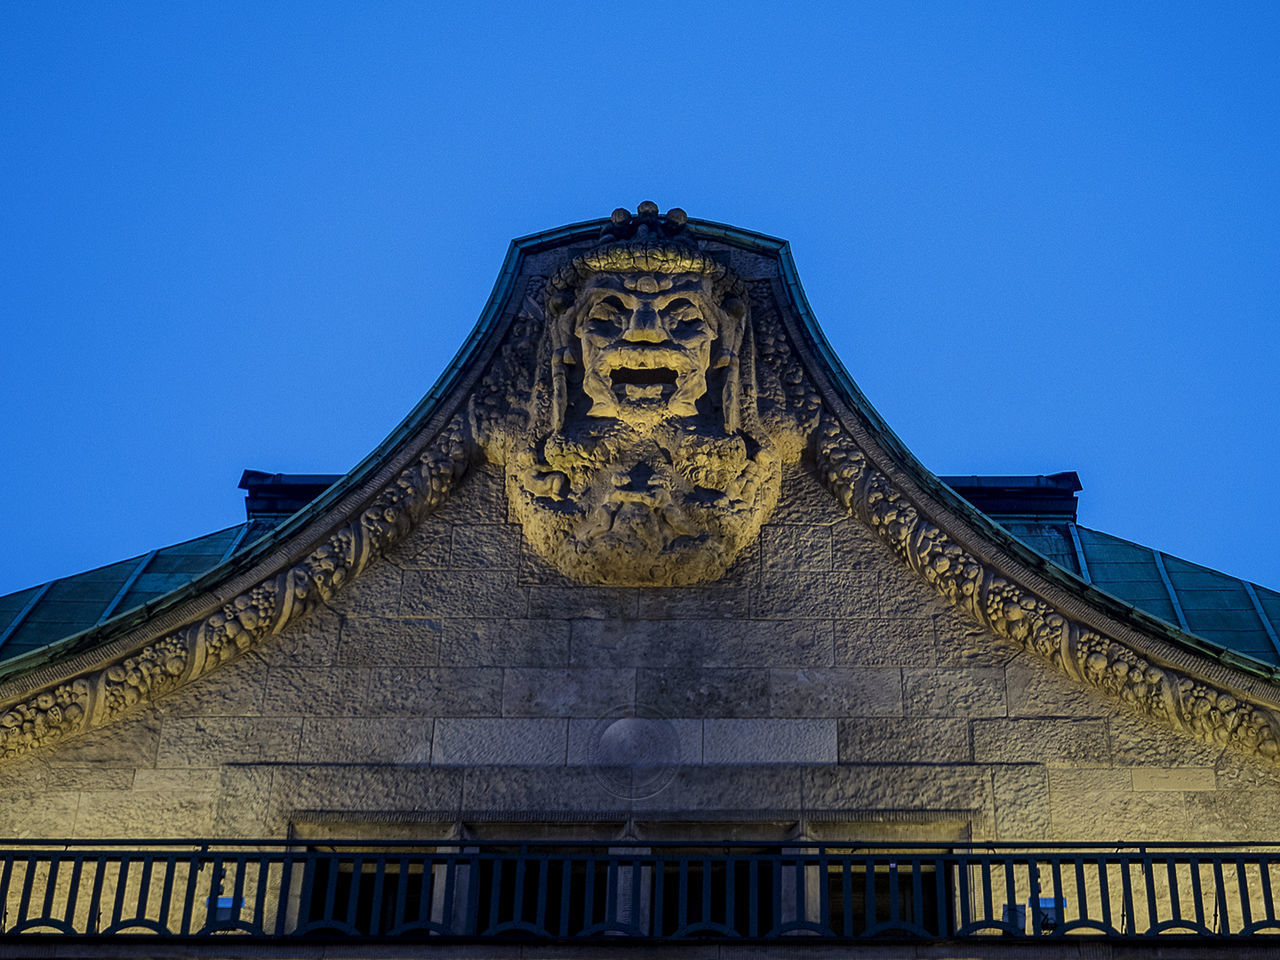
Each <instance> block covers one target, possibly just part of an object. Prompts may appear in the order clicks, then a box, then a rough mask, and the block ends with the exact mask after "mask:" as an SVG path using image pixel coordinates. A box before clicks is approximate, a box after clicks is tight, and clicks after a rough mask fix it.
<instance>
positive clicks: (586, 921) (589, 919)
mask: <svg viewBox="0 0 1280 960" xmlns="http://www.w3.org/2000/svg"><path fill="white" fill-rule="evenodd" d="M584 893H585V895H586V896H585V899H584V904H583V911H582V912H583V927H590V926H592V925H593V924H594V923H595V922H596V858H595V857H594V856H588V857H587V888H586V890H585V891H584Z"/></svg>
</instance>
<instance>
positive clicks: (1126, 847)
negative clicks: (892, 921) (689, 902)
mask: <svg viewBox="0 0 1280 960" xmlns="http://www.w3.org/2000/svg"><path fill="white" fill-rule="evenodd" d="M424 846H431V847H467V848H472V847H477V848H487V847H488V848H501V849H503V850H509V849H511V848H513V847H522V848H528V849H530V850H548V851H563V850H565V849H567V848H576V847H581V848H594V849H603V848H609V849H628V848H637V849H646V850H658V849H679V850H720V849H730V850H732V849H744V850H746V849H750V850H760V849H774V848H776V849H785V850H788V851H791V850H814V851H820V850H830V851H835V850H842V851H843V850H869V851H884V852H887V853H894V852H902V853H910V852H919V853H922V854H929V855H933V854H935V853H937V852H939V851H945V852H947V853H951V854H974V855H981V854H996V853H998V854H1010V853H1017V852H1022V853H1025V854H1027V855H1035V854H1041V853H1073V852H1080V853H1086V854H1088V853H1137V854H1140V853H1143V852H1146V851H1186V852H1188V853H1194V852H1204V853H1213V852H1221V853H1237V852H1241V853H1255V852H1263V851H1271V850H1274V851H1276V853H1278V854H1280V841H1259V842H1256V843H1252V842H1251V843H1220V842H1219V843H1204V842H1195V843H1179V842H1176V841H1150V842H1148V841H1133V842H1127V843H1126V842H1122V841H1117V842H1115V843H1097V842H1089V843H1070V842H1065V841H1055V842H1044V843H1012V842H1003V841H1001V842H991V843H986V842H977V841H959V842H956V841H949V840H938V841H925V842H910V843H894V842H889V841H879V840H877V841H862V840H820V841H819V840H704V839H699V840H574V839H568V840H494V839H466V838H441V837H429V836H428V837H422V838H419V839H412V840H406V839H395V840H381V839H377V840H375V839H368V838H362V837H335V838H330V839H323V840H320V839H314V838H295V839H286V840H281V839H279V838H244V839H182V838H169V837H159V838H154V839H142V840H140V839H138V838H136V837H134V838H92V839H84V840H80V839H71V840H64V839H32V838H30V837H27V838H14V839H6V838H0V854H4V853H6V852H7V851H8V848H17V850H18V851H50V852H57V851H70V850H82V851H85V850H95V849H100V848H101V849H104V850H105V849H106V848H110V847H127V848H129V849H130V850H134V851H144V850H146V849H148V848H155V850H156V852H159V851H160V850H162V849H167V848H178V849H186V850H189V851H190V852H192V853H217V852H231V851H246V852H259V851H263V852H265V851H269V850H272V849H279V850H283V851H296V850H298V849H299V848H318V847H346V848H356V847H358V848H369V849H388V850H393V849H403V848H421V847H424Z"/></svg>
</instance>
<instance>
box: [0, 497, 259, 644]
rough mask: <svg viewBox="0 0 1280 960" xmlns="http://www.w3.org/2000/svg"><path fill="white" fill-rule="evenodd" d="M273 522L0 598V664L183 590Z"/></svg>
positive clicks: (222, 532) (229, 530)
mask: <svg viewBox="0 0 1280 960" xmlns="http://www.w3.org/2000/svg"><path fill="white" fill-rule="evenodd" d="M274 526H275V523H274V522H272V521H269V520H251V521H248V522H246V523H241V524H238V525H237V526H234V527H227V528H226V529H225V530H219V531H218V532H217V533H210V534H208V535H207V536H203V537H197V538H196V539H194V540H187V541H184V542H183V543H175V544H174V545H173V546H170V547H161V548H160V549H158V550H152V551H151V552H150V553H145V554H143V555H142V556H140V557H133V558H131V559H129V560H122V561H120V562H119V563H112V564H109V565H108V566H105V567H98V568H97V569H96V570H89V571H86V572H85V573H78V574H75V575H74V576H70V577H63V578H62V579H61V580H52V581H50V582H49V583H45V584H41V585H39V586H36V587H30V588H28V589H26V590H19V591H18V592H17V593H11V594H9V595H8V596H6V597H0V661H7V660H14V659H16V658H18V657H20V656H22V655H23V654H26V653H30V652H31V651H32V650H37V649H39V648H41V647H45V646H48V645H49V644H51V643H54V642H55V641H57V640H61V639H62V638H63V637H69V636H71V635H73V634H76V633H80V632H81V631H84V630H87V629H89V628H90V627H93V626H95V625H97V624H99V623H105V622H106V621H107V620H109V619H111V618H112V617H114V616H116V615H117V614H122V613H125V612H126V611H129V610H133V609H134V608H135V607H141V606H143V605H145V604H146V603H148V602H150V601H152V600H156V599H158V598H160V597H163V596H166V595H167V594H169V593H172V592H173V591H174V590H177V589H179V588H181V587H185V586H186V585H187V584H189V583H191V582H192V581H193V580H195V579H197V578H198V577H200V576H201V575H203V574H205V573H207V572H209V571H210V570H212V569H213V568H214V567H216V566H218V564H220V563H222V562H223V561H224V560H227V559H229V558H230V557H231V556H232V555H233V554H234V553H235V552H236V551H237V550H239V549H240V548H241V547H243V546H245V545H247V544H249V543H251V542H253V541H254V540H256V539H258V537H260V536H262V535H263V534H264V533H266V532H267V531H269V530H270V529H271V528H272V527H274Z"/></svg>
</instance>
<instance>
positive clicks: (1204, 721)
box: [817, 411, 1280, 761]
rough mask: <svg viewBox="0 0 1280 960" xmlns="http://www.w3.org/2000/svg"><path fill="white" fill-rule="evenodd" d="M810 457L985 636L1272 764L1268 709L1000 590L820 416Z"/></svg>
mask: <svg viewBox="0 0 1280 960" xmlns="http://www.w3.org/2000/svg"><path fill="white" fill-rule="evenodd" d="M817 454H818V467H819V470H820V471H821V474H822V479H823V480H824V481H825V482H826V484H827V486H828V487H829V488H830V490H831V492H832V493H834V494H835V496H836V498H837V499H838V500H839V501H840V502H841V503H842V504H843V505H844V507H845V509H847V510H848V511H849V512H850V513H851V514H853V515H854V516H856V517H857V518H858V519H859V520H861V521H862V522H863V523H865V524H866V525H867V526H868V527H870V528H871V529H872V530H873V531H875V533H877V534H878V535H879V536H880V538H881V539H882V540H883V541H884V542H885V543H887V544H888V545H889V547H890V548H891V549H892V550H893V552H894V553H895V554H897V555H898V557H899V558H900V559H901V560H902V561H903V562H904V563H906V565H907V566H908V567H910V568H911V569H912V570H913V571H914V572H915V573H916V574H917V575H919V576H920V577H922V578H923V579H924V580H925V581H927V582H928V583H930V584H932V585H933V587H934V589H935V590H937V591H938V593H939V594H941V595H942V597H943V598H944V599H946V600H947V601H949V602H950V603H952V604H954V605H955V606H957V607H959V608H960V609H961V610H963V611H965V612H966V613H967V614H968V615H969V616H970V617H972V618H973V619H975V620H976V621H977V622H978V623H979V624H981V625H982V626H983V627H985V628H986V629H988V630H990V631H992V632H993V633H995V634H997V635H998V636H1001V637H1004V638H1006V639H1008V640H1012V641H1013V642H1015V643H1017V644H1018V645H1019V646H1021V647H1022V648H1023V649H1025V650H1029V651H1030V652H1032V653H1035V654H1037V655H1039V656H1040V657H1042V658H1044V659H1046V660H1048V661H1049V662H1050V663H1052V664H1053V665H1054V666H1055V667H1057V668H1058V669H1059V670H1061V671H1062V672H1063V673H1065V674H1067V676H1069V677H1071V678H1072V679H1073V680H1077V681H1079V682H1081V683H1084V684H1087V685H1088V686H1090V687H1093V688H1095V689H1097V690H1102V691H1104V692H1105V693H1108V694H1110V695H1111V696H1113V697H1116V698H1118V699H1119V700H1121V701H1122V702H1123V703H1125V704H1127V705H1128V706H1129V707H1131V708H1132V709H1134V710H1136V711H1137V712H1138V713H1141V714H1144V715H1146V716H1148V717H1150V718H1152V719H1154V720H1157V721H1160V722H1162V723H1165V724H1167V725H1168V726H1171V727H1173V728H1174V729H1175V730H1178V731H1180V732H1182V733H1187V734H1192V735H1194V736H1197V737H1200V738H1202V739H1204V740H1208V741H1209V742H1211V743H1214V744H1216V745H1218V746H1232V747H1235V748H1237V749H1240V750H1243V751H1244V752H1245V753H1248V754H1252V755H1254V756H1257V757H1261V758H1264V759H1266V760H1271V761H1276V760H1278V759H1280V723H1278V721H1277V717H1276V715H1275V714H1274V713H1273V712H1272V711H1270V710H1268V709H1266V708H1265V707H1262V706H1260V705H1257V704H1251V703H1246V702H1243V701H1242V700H1240V698H1239V697H1237V696H1236V695H1235V694H1232V693H1229V692H1228V691H1226V690H1222V689H1219V688H1218V687H1215V686H1213V685H1212V684H1209V683H1206V682H1205V681H1203V680H1197V679H1193V678H1192V677H1187V676H1183V675H1182V674H1179V673H1177V672H1175V671H1173V670H1170V669H1168V668H1167V667H1160V666H1156V665H1155V664H1152V663H1149V662H1148V661H1147V660H1145V659H1144V658H1143V657H1142V656H1140V655H1139V654H1138V653H1136V652H1134V651H1133V650H1131V649H1130V648H1128V647H1127V646H1125V645H1124V644H1122V643H1119V642H1118V641H1116V640H1112V639H1110V638H1109V637H1105V636H1102V635H1101V634H1099V633H1097V632H1096V631H1094V630H1092V629H1090V628H1089V627H1087V626H1086V625H1084V624H1082V623H1079V622H1077V621H1075V620H1072V619H1071V618H1069V617H1066V616H1064V615H1063V614H1061V613H1059V612H1058V611H1057V610H1055V609H1054V608H1053V607H1052V606H1050V605H1049V604H1048V603H1046V602H1045V601H1044V600H1042V599H1041V598H1039V597H1037V596H1035V595H1034V594H1032V593H1031V592H1030V591H1028V590H1026V589H1025V588H1023V587H1021V586H1018V585H1017V584H1014V583H1010V582H1009V581H1008V580H1007V579H1005V578H1004V577H1002V576H1000V575H999V574H998V573H997V572H996V571H994V570H992V569H990V568H989V567H987V566H986V565H985V564H983V563H982V562H981V561H980V560H978V559H977V558H976V557H974V556H973V555H972V554H970V553H969V552H968V551H966V550H965V549H964V548H963V547H961V546H960V545H958V544H957V543H955V542H954V541H953V540H952V539H951V537H950V536H948V535H947V534H946V533H944V532H943V531H942V530H941V529H939V528H938V527H937V526H935V525H934V524H933V523H930V522H929V520H928V519H926V518H925V517H923V516H921V514H920V511H919V510H918V509H917V508H916V505H915V504H913V503H911V501H910V500H908V499H907V498H906V496H905V495H904V494H903V493H902V491H901V490H899V489H898V488H897V487H895V486H894V485H893V483H892V482H891V481H890V480H889V478H888V477H886V476H885V475H884V474H883V473H881V472H880V471H878V470H876V469H874V468H873V467H872V466H871V465H870V463H869V462H868V460H867V456H866V454H865V453H863V451H862V450H860V449H859V448H858V446H857V445H856V444H855V443H854V442H853V440H852V439H851V438H850V437H849V436H848V435H847V434H846V433H845V432H844V429H843V428H842V427H841V426H840V424H839V422H838V421H837V420H836V418H835V417H834V416H833V415H832V414H831V413H830V412H828V411H824V412H823V415H822V420H821V423H820V426H819V436H818V443H817Z"/></svg>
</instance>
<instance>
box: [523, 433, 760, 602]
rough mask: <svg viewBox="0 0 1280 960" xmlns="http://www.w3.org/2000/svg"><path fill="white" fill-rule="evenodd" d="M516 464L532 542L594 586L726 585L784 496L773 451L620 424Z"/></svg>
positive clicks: (553, 440) (561, 438)
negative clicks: (735, 564)
mask: <svg viewBox="0 0 1280 960" xmlns="http://www.w3.org/2000/svg"><path fill="white" fill-rule="evenodd" d="M538 446H540V447H541V449H540V450H539V449H537V447H533V446H531V447H529V448H526V449H525V450H524V451H521V452H520V453H518V454H517V455H516V456H514V457H512V458H511V460H509V461H508V473H507V490H508V495H509V496H510V497H511V498H512V503H513V504H515V505H516V509H517V512H518V513H519V514H520V516H521V518H522V520H523V522H524V530H525V536H526V537H527V538H528V540H529V543H530V545H531V546H532V547H533V548H534V550H536V551H537V553H538V554H539V555H541V556H542V557H543V558H545V559H546V560H548V561H549V562H550V563H551V564H552V565H553V566H554V567H555V568H556V569H557V570H559V571H560V572H561V573H564V574H566V575H568V576H570V577H573V578H574V579H576V580H579V581H582V582H585V583H596V584H610V585H614V586H676V585H684V584H693V583H705V582H707V581H709V580H715V579H718V578H719V577H721V576H722V575H723V574H724V572H725V571H726V570H727V569H728V567H729V565H730V564H731V563H732V562H733V560H734V559H735V558H736V557H737V555H738V553H739V552H740V551H741V549H742V547H743V546H745V545H746V544H747V543H748V542H750V541H751V540H753V539H754V538H755V536H756V535H757V534H758V532H759V529H760V524H761V523H762V522H763V520H764V518H765V517H766V516H767V515H768V514H769V513H770V512H771V511H772V509H773V506H774V504H775V503H776V502H777V497H778V491H779V487H780V485H781V471H780V468H779V467H780V465H779V461H778V457H777V456H776V454H775V453H774V451H773V448H772V445H771V444H768V443H761V442H759V441H757V440H755V439H754V438H751V437H747V436H746V435H742V434H736V435H726V434H724V433H723V432H720V433H719V434H714V433H711V432H707V431H694V430H692V429H687V428H685V429H682V428H680V427H676V426H673V425H665V426H663V427H659V428H658V429H655V430H650V431H646V432H645V434H644V435H643V436H640V435H637V433H636V431H635V430H634V429H633V428H631V427H629V426H627V425H625V424H621V423H618V422H616V421H615V422H611V423H609V424H606V425H602V426H599V427H597V428H596V429H593V430H591V431H589V432H587V431H584V434H583V435H582V436H579V437H575V436H572V435H570V434H566V433H557V434H553V435H552V436H550V437H548V438H547V439H546V441H545V442H544V443H542V444H540V445H538Z"/></svg>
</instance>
